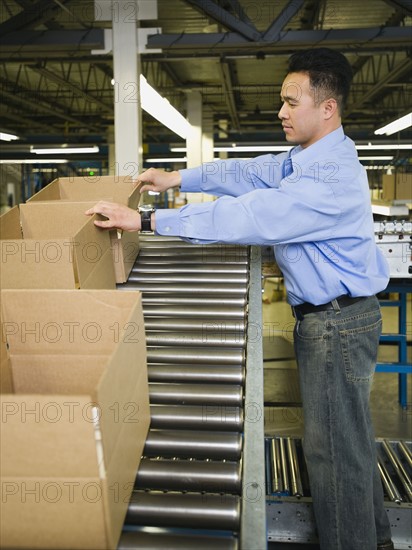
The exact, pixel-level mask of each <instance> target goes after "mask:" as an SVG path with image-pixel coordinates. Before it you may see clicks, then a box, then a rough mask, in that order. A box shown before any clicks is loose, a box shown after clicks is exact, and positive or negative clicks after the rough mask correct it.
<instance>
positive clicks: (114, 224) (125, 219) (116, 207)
mask: <svg viewBox="0 0 412 550" xmlns="http://www.w3.org/2000/svg"><path fill="white" fill-rule="evenodd" d="M85 214H86V215H88V216H91V215H92V214H102V215H103V216H105V217H106V218H107V220H95V221H94V224H95V225H97V226H98V227H102V228H103V229H112V228H117V229H123V231H140V229H141V218H140V214H139V212H137V211H136V210H133V209H132V208H129V207H128V206H126V205H124V204H117V203H114V202H106V201H100V202H98V203H97V204H96V205H95V206H93V208H90V209H89V210H87V211H86V212H85Z"/></svg>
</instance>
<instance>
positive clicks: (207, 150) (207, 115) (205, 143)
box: [202, 108, 215, 202]
mask: <svg viewBox="0 0 412 550" xmlns="http://www.w3.org/2000/svg"><path fill="white" fill-rule="evenodd" d="M202 120H203V125H202V127H203V132H202V162H212V161H213V159H214V152H213V145H214V141H213V112H212V110H211V109H208V108H203V118H202ZM212 200H215V197H214V196H213V195H207V194H206V193H202V201H203V202H206V201H212Z"/></svg>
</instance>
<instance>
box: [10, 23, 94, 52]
mask: <svg viewBox="0 0 412 550" xmlns="http://www.w3.org/2000/svg"><path fill="white" fill-rule="evenodd" d="M5 23H7V21H6V22H5ZM0 46H2V48H6V47H13V48H15V47H16V46H19V47H24V46H27V47H29V48H30V49H33V48H46V49H49V48H63V47H67V48H73V47H78V48H80V47H81V48H82V49H86V50H91V49H97V50H98V49H103V48H104V29H97V28H96V29H87V30H84V29H76V30H52V31H31V30H26V31H14V32H8V33H7V34H3V33H1V25H0Z"/></svg>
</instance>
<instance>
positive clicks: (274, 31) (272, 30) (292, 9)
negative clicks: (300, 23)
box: [262, 0, 304, 42]
mask: <svg viewBox="0 0 412 550" xmlns="http://www.w3.org/2000/svg"><path fill="white" fill-rule="evenodd" d="M303 3H304V0H290V2H289V3H288V4H287V6H286V7H285V8H284V9H283V10H282V12H281V13H280V15H279V16H278V17H276V19H275V20H274V21H272V23H271V25H270V26H269V27H268V28H267V30H266V31H265V33H264V35H263V37H262V38H263V40H266V41H267V42H272V41H275V40H278V39H279V38H280V31H281V30H282V29H283V27H285V25H287V24H288V23H289V21H290V20H291V19H292V17H294V16H295V15H296V14H297V13H298V11H299V10H300V8H301V7H302V6H303Z"/></svg>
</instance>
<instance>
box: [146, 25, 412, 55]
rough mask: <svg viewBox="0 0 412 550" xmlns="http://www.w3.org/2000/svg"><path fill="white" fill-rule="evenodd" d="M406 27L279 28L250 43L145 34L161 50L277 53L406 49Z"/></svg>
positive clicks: (228, 37) (236, 38) (231, 36)
mask: <svg viewBox="0 0 412 550" xmlns="http://www.w3.org/2000/svg"><path fill="white" fill-rule="evenodd" d="M410 32H411V31H410V28H409V27H372V28H355V29H323V30H304V31H292V30H290V31H287V32H285V31H281V33H280V35H279V40H278V41H277V42H267V41H263V40H260V41H256V42H254V43H253V50H252V49H251V43H250V41H249V40H246V39H245V38H244V37H243V36H241V35H240V34H238V33H188V34H184V33H183V34H152V35H149V36H148V41H147V47H148V48H162V49H164V50H169V51H173V50H185V49H191V50H192V51H193V50H199V51H200V50H203V49H207V50H210V49H213V51H214V52H215V53H216V54H217V53H224V52H227V51H231V50H232V51H233V50H235V51H237V50H242V49H243V50H246V49H247V51H248V55H251V54H253V52H255V53H256V49H255V48H264V52H276V53H277V52H278V51H282V50H284V49H289V50H291V49H293V50H296V49H305V48H308V47H313V46H315V45H316V46H320V45H322V46H325V47H326V46H327V47H331V48H337V49H342V48H345V47H346V49H347V50H348V51H363V50H364V49H365V50H366V51H373V50H376V49H381V48H392V49H396V48H398V49H402V50H404V49H405V43H407V42H408V41H409V39H410Z"/></svg>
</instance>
